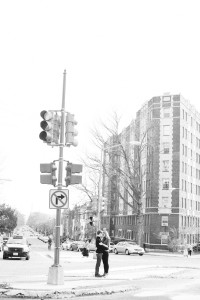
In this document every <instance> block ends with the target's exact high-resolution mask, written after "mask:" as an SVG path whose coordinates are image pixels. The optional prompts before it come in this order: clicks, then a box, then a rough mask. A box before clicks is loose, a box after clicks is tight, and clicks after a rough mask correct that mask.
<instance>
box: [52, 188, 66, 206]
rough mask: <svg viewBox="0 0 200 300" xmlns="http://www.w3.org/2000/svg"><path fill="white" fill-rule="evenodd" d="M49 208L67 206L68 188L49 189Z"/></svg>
mask: <svg viewBox="0 0 200 300" xmlns="http://www.w3.org/2000/svg"><path fill="white" fill-rule="evenodd" d="M49 208H54V209H55V208H65V209H66V208H69V190H61V191H59V190H50V191H49Z"/></svg>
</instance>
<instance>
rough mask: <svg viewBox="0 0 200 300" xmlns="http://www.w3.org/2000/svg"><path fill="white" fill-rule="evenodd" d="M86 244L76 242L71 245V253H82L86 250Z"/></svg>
mask: <svg viewBox="0 0 200 300" xmlns="http://www.w3.org/2000/svg"><path fill="white" fill-rule="evenodd" d="M84 245H85V242H83V241H74V242H72V243H71V246H70V250H71V251H82V250H83V248H84Z"/></svg>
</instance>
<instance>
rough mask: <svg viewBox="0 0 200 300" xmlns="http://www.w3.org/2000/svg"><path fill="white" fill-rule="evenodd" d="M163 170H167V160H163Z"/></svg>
mask: <svg viewBox="0 0 200 300" xmlns="http://www.w3.org/2000/svg"><path fill="white" fill-rule="evenodd" d="M163 172H169V160H163Z"/></svg>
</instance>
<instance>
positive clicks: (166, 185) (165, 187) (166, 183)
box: [162, 178, 169, 190]
mask: <svg viewBox="0 0 200 300" xmlns="http://www.w3.org/2000/svg"><path fill="white" fill-rule="evenodd" d="M162 188H163V190H168V189H169V179H168V178H166V179H163V180H162Z"/></svg>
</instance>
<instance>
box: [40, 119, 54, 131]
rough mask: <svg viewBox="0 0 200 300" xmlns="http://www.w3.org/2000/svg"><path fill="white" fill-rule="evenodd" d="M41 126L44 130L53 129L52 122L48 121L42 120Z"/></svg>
mask: <svg viewBox="0 0 200 300" xmlns="http://www.w3.org/2000/svg"><path fill="white" fill-rule="evenodd" d="M40 126H41V128H42V129H43V130H50V129H51V127H52V126H51V123H49V122H47V121H42V122H41V123H40Z"/></svg>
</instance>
